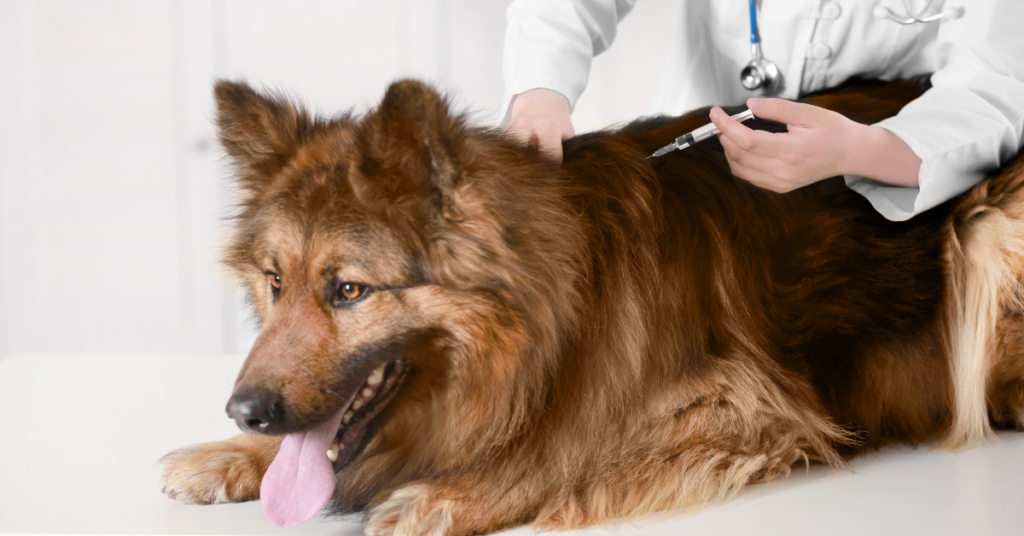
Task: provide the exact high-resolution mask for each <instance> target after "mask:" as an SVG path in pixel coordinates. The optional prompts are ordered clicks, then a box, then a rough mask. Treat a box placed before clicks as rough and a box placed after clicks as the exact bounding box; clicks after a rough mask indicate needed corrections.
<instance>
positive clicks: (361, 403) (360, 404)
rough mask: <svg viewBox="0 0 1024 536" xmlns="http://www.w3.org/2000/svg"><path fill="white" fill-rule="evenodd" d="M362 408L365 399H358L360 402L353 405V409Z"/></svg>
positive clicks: (357, 401)
mask: <svg viewBox="0 0 1024 536" xmlns="http://www.w3.org/2000/svg"><path fill="white" fill-rule="evenodd" d="M361 407H363V399H362V398H360V399H358V400H356V401H355V402H353V403H352V409H359V408H361Z"/></svg>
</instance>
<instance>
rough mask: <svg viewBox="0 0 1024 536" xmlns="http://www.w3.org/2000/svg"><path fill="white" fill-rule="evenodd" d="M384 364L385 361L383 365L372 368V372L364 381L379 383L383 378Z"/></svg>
mask: <svg viewBox="0 0 1024 536" xmlns="http://www.w3.org/2000/svg"><path fill="white" fill-rule="evenodd" d="M386 365H387V364H386V363H385V364H384V365H381V366H379V367H377V368H375V369H373V373H371V374H370V377H369V378H367V379H366V383H367V384H369V385H377V384H378V383H380V382H381V380H383V379H384V367H385V366H386Z"/></svg>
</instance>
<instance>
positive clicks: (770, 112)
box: [747, 99, 822, 126]
mask: <svg viewBox="0 0 1024 536" xmlns="http://www.w3.org/2000/svg"><path fill="white" fill-rule="evenodd" d="M747 107H748V108H750V111H751V112H754V116H755V117H758V118H761V119H771V120H772V121H778V122H780V123H786V124H787V125H800V126H809V125H811V124H813V123H815V122H816V121H815V119H817V118H818V117H819V114H818V112H820V111H821V110H822V109H821V108H818V107H817V106H812V105H810V104H804V103H801V102H793V101H788V100H785V99H747Z"/></svg>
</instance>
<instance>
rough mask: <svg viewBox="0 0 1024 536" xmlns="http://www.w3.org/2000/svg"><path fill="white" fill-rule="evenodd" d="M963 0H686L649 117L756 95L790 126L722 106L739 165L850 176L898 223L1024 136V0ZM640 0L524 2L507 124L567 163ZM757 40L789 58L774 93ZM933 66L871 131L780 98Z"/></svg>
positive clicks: (512, 52)
mask: <svg viewBox="0 0 1024 536" xmlns="http://www.w3.org/2000/svg"><path fill="white" fill-rule="evenodd" d="M962 1H963V6H959V5H954V4H952V3H949V2H946V1H945V0H883V1H879V2H869V1H862V0H824V1H823V0H763V1H760V2H758V3H757V7H756V10H755V9H754V6H753V5H751V4H750V3H748V2H747V1H746V0H683V1H682V13H681V14H680V15H679V22H678V25H677V29H676V34H675V37H674V39H673V40H672V42H671V43H666V46H667V47H668V49H669V51H668V61H667V63H666V67H665V70H664V73H663V75H662V80H661V83H660V85H659V86H658V88H657V91H656V96H655V99H654V103H653V105H652V108H651V112H652V113H659V114H673V115H679V114H682V113H685V112H687V111H690V110H693V109H695V108H699V107H701V106H706V105H708V104H712V103H740V102H743V101H744V99H748V98H749V100H747V106H748V107H749V108H750V109H751V110H752V111H753V112H754V114H755V115H756V116H757V117H761V118H765V119H772V120H776V121H779V122H782V123H786V124H788V125H789V132H788V133H780V134H771V133H767V132H763V131H753V130H751V129H749V128H747V127H746V126H743V125H741V124H739V123H736V122H735V121H733V120H731V119H729V117H728V115H726V114H725V113H723V112H722V111H721V109H719V108H713V109H712V111H711V114H710V115H711V117H710V119H711V120H712V121H713V122H714V123H715V124H716V125H717V126H718V128H719V129H720V130H721V131H722V134H721V135H720V136H719V138H720V140H721V142H722V145H723V146H724V148H725V152H726V156H727V158H728V160H729V165H730V167H731V168H732V172H733V174H734V175H736V176H737V177H740V178H743V179H746V180H748V181H750V182H752V183H753V184H756V185H758V186H760V187H762V188H767V189H770V190H773V191H777V192H787V191H790V190H794V189H796V188H800V187H802V186H805V185H807V184H810V183H813V182H816V181H818V180H821V179H824V178H827V177H832V176H836V175H844V176H845V178H846V184H847V185H848V186H849V187H850V188H852V189H854V190H855V191H857V192H859V193H860V194H862V195H864V196H865V197H866V198H867V199H868V200H870V201H871V204H872V205H873V206H874V207H875V209H876V210H878V212H880V213H881V214H882V215H884V216H885V217H886V218H889V219H891V220H906V219H908V218H910V217H912V216H914V215H915V214H919V213H921V212H923V211H925V210H928V209H929V208H931V207H934V206H936V205H938V204H940V203H942V202H943V201H946V200H948V199H950V198H952V197H954V196H956V195H958V194H960V193H962V192H964V191H966V190H967V189H968V188H970V187H971V186H973V185H974V184H977V183H978V182H979V181H981V180H982V179H983V178H984V177H985V175H986V174H988V173H990V172H991V171H993V170H995V169H996V168H997V167H998V166H999V165H1000V163H1002V162H1004V161H1005V160H1007V159H1008V158H1010V157H1011V156H1013V155H1014V154H1015V153H1016V152H1017V151H1018V149H1019V148H1020V147H1021V145H1022V139H1024V30H1022V29H1021V25H1022V24H1024V1H1022V0H970V1H968V0H962ZM634 2H635V0H516V1H514V2H513V3H512V4H511V5H510V6H509V8H508V27H507V31H506V36H505V57H504V76H505V97H504V101H503V104H502V114H503V116H504V117H505V125H504V128H505V129H506V130H507V131H508V132H510V133H511V134H512V135H513V136H515V137H517V138H518V139H520V140H521V141H523V142H524V143H531V144H536V145H538V146H539V148H540V149H541V150H542V151H544V152H546V153H548V154H549V155H550V156H552V157H554V158H557V159H559V160H560V159H561V157H562V147H561V145H562V144H561V142H562V141H563V140H566V139H568V138H570V137H572V136H573V134H574V132H573V127H572V122H571V121H570V118H569V114H570V112H571V111H572V108H573V106H574V105H575V103H576V102H577V100H578V99H579V97H580V94H581V93H582V92H583V90H584V88H585V87H586V84H587V78H588V75H589V72H590V65H591V61H592V59H593V56H595V55H597V54H599V53H601V52H602V51H604V50H605V49H607V48H608V47H609V46H610V45H611V43H612V40H613V39H614V38H615V33H616V25H617V24H618V22H619V21H621V20H622V18H623V17H625V16H626V14H628V13H629V11H630V10H631V9H632V7H633V4H634ZM755 15H756V19H755ZM753 41H757V42H759V44H758V45H757V46H758V47H763V56H762V57H763V59H764V60H767V61H770V62H772V63H773V64H774V65H776V66H777V70H778V75H779V76H778V80H777V81H776V83H775V84H774V85H773V86H771V87H770V88H769V89H760V90H756V91H750V90H748V89H746V88H745V87H744V86H743V85H742V84H741V80H740V72H741V70H743V68H744V66H746V65H748V64H749V63H751V61H752V60H754V59H756V58H752V56H754V55H755V51H754V50H753V48H754V47H753V45H752V42H753ZM927 73H934V74H933V75H932V77H931V83H932V86H933V87H932V88H931V89H930V90H928V91H927V92H926V93H925V94H924V95H923V96H921V97H920V98H919V99H917V100H915V101H914V102H912V103H911V104H909V105H908V106H907V107H906V108H904V109H903V110H902V111H901V112H900V113H899V114H898V115H897V116H895V117H892V118H889V119H886V120H885V121H882V122H880V123H878V124H876V125H873V126H863V125H859V124H857V123H854V122H853V121H851V120H849V119H846V118H845V117H843V116H841V115H839V114H837V113H834V112H831V111H828V110H825V109H822V108H818V107H815V106H810V105H806V104H799V103H792V102H788V101H786V100H781V99H796V98H799V97H800V96H801V95H806V94H808V93H812V92H815V91H819V90H823V89H826V88H829V87H832V86H835V85H837V84H840V83H842V82H844V81H845V80H847V79H848V78H851V77H862V78H880V79H890V80H891V79H900V78H909V77H913V76H917V75H922V74H927ZM751 97H768V98H751ZM771 97H778V98H771ZM680 134H683V133H682V132H680ZM670 141H671V140H665V142H666V143H668V142H670Z"/></svg>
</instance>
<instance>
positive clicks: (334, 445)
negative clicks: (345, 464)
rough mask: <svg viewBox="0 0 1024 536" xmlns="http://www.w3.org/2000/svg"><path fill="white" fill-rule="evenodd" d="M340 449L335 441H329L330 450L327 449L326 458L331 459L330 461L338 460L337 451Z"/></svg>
mask: <svg viewBox="0 0 1024 536" xmlns="http://www.w3.org/2000/svg"><path fill="white" fill-rule="evenodd" d="M339 451H341V447H340V446H338V443H337V442H334V443H331V450H328V451H327V459H328V460H331V463H333V462H336V461H338V452H339Z"/></svg>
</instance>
